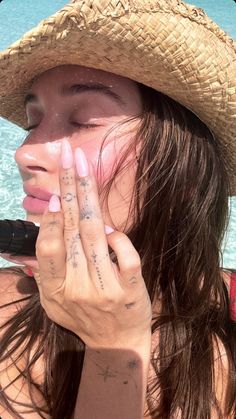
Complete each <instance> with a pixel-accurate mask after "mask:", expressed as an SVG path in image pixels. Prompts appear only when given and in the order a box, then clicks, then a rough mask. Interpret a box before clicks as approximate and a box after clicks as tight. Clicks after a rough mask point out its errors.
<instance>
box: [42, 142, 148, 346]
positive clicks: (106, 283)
mask: <svg viewBox="0 0 236 419" xmlns="http://www.w3.org/2000/svg"><path fill="white" fill-rule="evenodd" d="M65 149H66V150H67V151H66V153H67V154H68V153H71V157H70V159H72V152H71V148H70V145H69V143H68V142H67V141H65V142H63V145H62V153H65V151H64V150H65ZM62 158H63V157H62ZM75 160H76V168H77V173H76V168H75V166H74V164H73V163H71V167H69V168H67V169H63V167H60V169H59V170H60V174H59V176H60V192H61V194H60V196H61V206H62V208H60V200H59V198H58V197H56V196H53V197H52V198H51V201H50V203H49V210H47V211H45V213H44V215H43V217H42V221H41V225H40V230H39V235H38V239H37V243H36V256H37V260H38V265H39V269H38V270H37V271H35V279H36V282H37V284H38V288H39V294H40V300H41V304H42V306H43V308H44V309H45V311H46V313H47V315H48V317H49V318H51V319H52V320H53V321H55V322H56V323H58V324H60V325H61V326H63V327H65V328H66V329H69V330H71V331H72V332H74V333H75V334H77V335H78V336H79V337H80V338H81V339H82V340H83V342H84V343H85V344H86V345H87V346H88V347H91V348H95V347H96V348H98V347H106V348H134V347H136V345H142V343H143V344H145V340H147V341H148V340H150V339H151V338H150V337H151V319H152V310H151V302H150V299H149V296H148V292H147V289H146V286H145V283H144V279H143V277H142V273H141V263H140V257H139V255H138V253H137V251H136V250H135V248H134V246H133V245H132V243H131V241H130V240H129V239H128V237H127V236H126V235H125V234H123V233H121V232H117V231H116V232H112V233H111V234H109V235H106V234H105V230H104V223H103V219H102V214H101V209H100V206H99V199H98V193H97V187H96V181H95V177H94V174H93V170H92V167H91V166H89V165H88V163H87V161H86V159H85V156H84V153H83V152H82V150H80V149H77V150H76V152H75ZM81 168H82V169H84V170H83V171H82V170H81ZM108 245H109V246H110V247H111V248H112V249H113V251H114V252H115V254H116V256H117V260H118V265H117V264H115V263H114V262H112V261H111V258H110V255H109V250H108Z"/></svg>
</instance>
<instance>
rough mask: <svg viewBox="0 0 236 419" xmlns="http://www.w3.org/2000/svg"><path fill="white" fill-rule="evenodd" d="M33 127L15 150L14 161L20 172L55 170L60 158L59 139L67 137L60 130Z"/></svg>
mask: <svg viewBox="0 0 236 419" xmlns="http://www.w3.org/2000/svg"><path fill="white" fill-rule="evenodd" d="M47 126H50V132H49V130H48V129H47V130H43V129H42V128H41V127H40V128H35V129H34V130H33V132H32V133H31V134H30V135H29V136H28V137H27V138H26V140H25V141H24V143H23V144H22V145H21V146H20V147H19V148H18V149H17V150H16V152H15V156H14V158H15V161H16V163H17V165H18V167H19V170H20V172H23V173H24V172H25V173H36V172H39V171H41V172H56V171H58V162H59V158H60V149H61V140H62V139H63V138H67V139H68V136H66V135H65V133H63V132H62V131H60V135H59V131H58V130H57V133H56V130H55V129H54V130H53V129H52V126H51V125H49V124H48V125H47Z"/></svg>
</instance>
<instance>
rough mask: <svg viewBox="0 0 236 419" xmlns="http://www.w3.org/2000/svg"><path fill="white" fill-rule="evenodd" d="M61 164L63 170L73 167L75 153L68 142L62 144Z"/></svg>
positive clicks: (63, 141)
mask: <svg viewBox="0 0 236 419" xmlns="http://www.w3.org/2000/svg"><path fill="white" fill-rule="evenodd" d="M61 164H62V167H63V169H70V168H71V167H72V166H73V153H72V150H71V145H70V143H69V141H67V140H62V142H61Z"/></svg>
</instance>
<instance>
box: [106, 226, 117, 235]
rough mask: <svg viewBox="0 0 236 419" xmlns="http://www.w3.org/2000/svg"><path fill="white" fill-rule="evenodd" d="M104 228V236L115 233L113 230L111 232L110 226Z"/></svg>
mask: <svg viewBox="0 0 236 419" xmlns="http://www.w3.org/2000/svg"><path fill="white" fill-rule="evenodd" d="M104 227H105V233H106V234H111V233H113V232H114V231H115V230H113V228H112V227H110V226H107V225H105V226H104Z"/></svg>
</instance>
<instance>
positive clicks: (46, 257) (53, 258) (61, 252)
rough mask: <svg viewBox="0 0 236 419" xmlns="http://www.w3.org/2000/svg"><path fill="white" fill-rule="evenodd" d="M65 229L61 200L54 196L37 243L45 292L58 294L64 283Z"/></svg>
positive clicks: (37, 253)
mask: <svg viewBox="0 0 236 419" xmlns="http://www.w3.org/2000/svg"><path fill="white" fill-rule="evenodd" d="M63 229H64V220H63V214H62V211H61V206H60V200H59V198H58V197H57V196H56V195H53V196H52V197H51V199H50V201H49V206H48V210H47V211H45V213H44V214H43V217H42V220H41V224H40V229H39V234H38V238H37V241H36V257H37V259H38V264H39V273H40V278H41V279H40V282H41V285H42V286H43V287H44V291H45V292H49V293H50V292H52V291H53V292H56V290H57V289H59V288H60V287H61V286H62V284H63V282H64V278H65V275H66V269H65V259H66V249H65V244H64V235H63Z"/></svg>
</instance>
